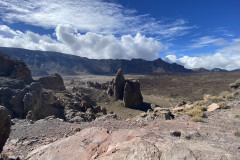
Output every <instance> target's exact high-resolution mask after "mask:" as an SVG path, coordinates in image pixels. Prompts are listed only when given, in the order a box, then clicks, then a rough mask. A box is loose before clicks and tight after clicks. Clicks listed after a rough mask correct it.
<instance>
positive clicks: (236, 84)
mask: <svg viewBox="0 0 240 160" xmlns="http://www.w3.org/2000/svg"><path fill="white" fill-rule="evenodd" d="M229 86H230V88H232V89H238V88H239V87H240V79H237V80H236V81H235V82H234V83H231V84H229Z"/></svg>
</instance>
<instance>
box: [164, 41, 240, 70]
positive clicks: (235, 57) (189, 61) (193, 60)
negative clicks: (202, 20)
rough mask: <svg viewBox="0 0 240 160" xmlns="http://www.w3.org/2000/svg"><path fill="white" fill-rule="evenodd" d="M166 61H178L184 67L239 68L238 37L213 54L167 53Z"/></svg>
mask: <svg viewBox="0 0 240 160" xmlns="http://www.w3.org/2000/svg"><path fill="white" fill-rule="evenodd" d="M165 60H166V61H168V62H171V63H178V64H181V65H183V66H185V68H189V69H192V68H206V69H213V68H222V69H226V70H234V69H239V68H240V39H234V40H233V41H232V42H231V43H230V44H229V45H228V46H226V47H224V48H222V49H220V50H218V51H217V52H216V53H214V54H208V55H202V56H198V57H196V56H195V57H194V56H192V57H190V56H182V57H178V58H177V56H176V55H167V56H166V58H165Z"/></svg>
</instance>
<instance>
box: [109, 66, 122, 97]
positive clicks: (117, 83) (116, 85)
mask: <svg viewBox="0 0 240 160" xmlns="http://www.w3.org/2000/svg"><path fill="white" fill-rule="evenodd" d="M124 84H125V78H124V76H123V72H122V70H121V69H119V70H118V72H117V75H116V77H115V79H114V81H113V84H112V85H113V86H112V88H113V93H114V97H115V99H116V100H118V99H120V100H122V99H123V92H124Z"/></svg>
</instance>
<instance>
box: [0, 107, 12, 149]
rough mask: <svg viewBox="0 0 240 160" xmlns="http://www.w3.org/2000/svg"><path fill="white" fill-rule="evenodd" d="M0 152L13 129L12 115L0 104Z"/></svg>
mask: <svg viewBox="0 0 240 160" xmlns="http://www.w3.org/2000/svg"><path fill="white" fill-rule="evenodd" d="M0 129H1V131H0V153H1V152H2V149H3V146H4V144H5V142H6V141H7V139H8V137H9V134H10V129H11V117H10V116H9V114H8V111H7V109H6V108H5V107H3V106H0Z"/></svg>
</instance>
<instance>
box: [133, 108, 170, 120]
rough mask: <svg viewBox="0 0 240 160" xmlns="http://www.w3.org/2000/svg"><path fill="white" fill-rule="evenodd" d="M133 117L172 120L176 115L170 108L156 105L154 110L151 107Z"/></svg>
mask: <svg viewBox="0 0 240 160" xmlns="http://www.w3.org/2000/svg"><path fill="white" fill-rule="evenodd" d="M133 119H135V120H146V121H148V120H153V119H162V120H171V119H174V115H173V114H172V113H171V111H170V109H169V108H161V107H155V108H154V109H153V110H150V109H149V110H148V111H147V112H143V113H141V114H140V115H138V116H136V117H134V118H133Z"/></svg>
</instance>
